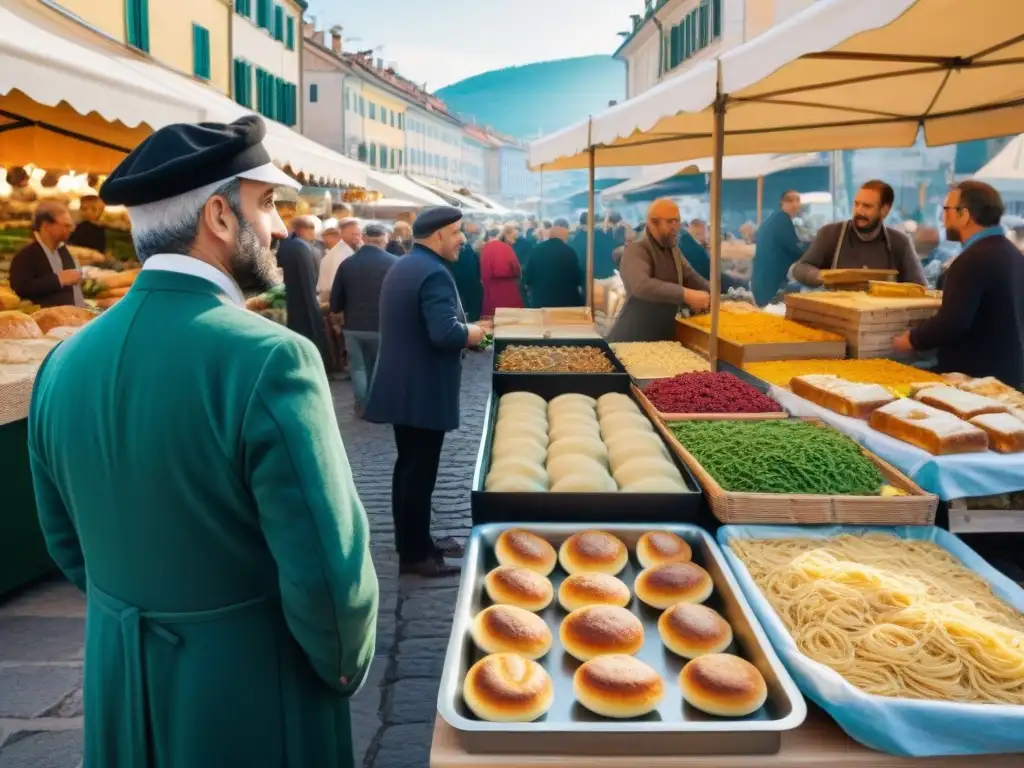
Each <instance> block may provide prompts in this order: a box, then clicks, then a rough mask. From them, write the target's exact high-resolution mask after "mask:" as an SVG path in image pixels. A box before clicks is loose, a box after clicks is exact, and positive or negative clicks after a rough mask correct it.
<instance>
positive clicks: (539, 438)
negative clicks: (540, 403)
mask: <svg viewBox="0 0 1024 768" xmlns="http://www.w3.org/2000/svg"><path fill="white" fill-rule="evenodd" d="M507 437H525V438H527V439H529V440H533V441H534V442H536V443H537V444H538V445H541V446H543V447H544V448H547V447H548V432H547V430H546V429H544V428H543V427H541V426H539V425H538V424H537V422H534V421H519V420H516V419H505V420H504V421H499V422H498V424H497V426H495V427H494V439H495V441H498V440H504V439H505V438H507Z"/></svg>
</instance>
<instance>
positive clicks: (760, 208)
mask: <svg viewBox="0 0 1024 768" xmlns="http://www.w3.org/2000/svg"><path fill="white" fill-rule="evenodd" d="M763 219H764V176H758V177H757V226H759V227H760V226H761V221H762V220H763Z"/></svg>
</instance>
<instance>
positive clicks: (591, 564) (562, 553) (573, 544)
mask: <svg viewBox="0 0 1024 768" xmlns="http://www.w3.org/2000/svg"><path fill="white" fill-rule="evenodd" d="M558 562H559V564H561V566H562V568H563V570H565V572H566V573H569V574H573V573H580V572H582V571H594V572H596V573H610V574H611V575H612V576H614V575H615V574H617V573H618V572H619V571H621V570H622V569H623V568H625V567H626V563H627V562H629V551H628V550H627V549H626V545H625V544H623V543H622V542H621V541H619V540H618V539H617V538H616V537H614V536H612V535H611V534H610V533H605V532H604V531H594V530H590V531H580V532H579V533H574V534H573V535H572V536H570V537H569V538H568V539H566V540H565V541H564V542H562V546H561V547H559V549H558Z"/></svg>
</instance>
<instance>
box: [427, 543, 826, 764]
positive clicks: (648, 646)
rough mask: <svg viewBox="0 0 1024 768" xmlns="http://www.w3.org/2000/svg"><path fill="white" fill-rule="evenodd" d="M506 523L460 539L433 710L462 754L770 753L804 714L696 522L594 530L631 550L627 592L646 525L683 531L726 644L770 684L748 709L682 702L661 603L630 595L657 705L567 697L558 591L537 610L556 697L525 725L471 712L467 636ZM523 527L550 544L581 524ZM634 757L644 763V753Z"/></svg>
mask: <svg viewBox="0 0 1024 768" xmlns="http://www.w3.org/2000/svg"><path fill="white" fill-rule="evenodd" d="M513 527H516V526H512V525H483V526H477V527H476V528H474V529H473V532H472V534H471V535H470V538H469V543H468V546H467V547H466V557H465V565H464V567H463V570H462V581H461V584H460V587H459V596H458V601H457V602H456V605H455V619H454V623H453V625H452V635H451V640H450V641H449V643H448V653H447V656H446V658H445V665H444V672H443V675H442V677H441V687H440V690H439V692H438V700H437V709H438V713H439V714H440V715H441V717H442V718H444V720H445V721H446V722H447V723H448V724H449V725H451V726H452V727H453V728H455V729H456V730H457V731H459V732H460V737H461V738H460V740H461V742H462V744H463V745H464V747H465V748H466V749H467V750H468V751H469V752H477V753H487V752H491V753H499V754H500V753H545V754H553V755H556V754H572V755H584V754H592V755H611V754H617V755H629V756H631V757H639V756H643V755H665V754H687V753H688V754H716V753H731V754H772V753H774V752H777V751H778V750H779V745H780V744H781V734H782V732H783V731H788V730H791V729H793V728H797V727H798V726H799V725H800V724H801V723H802V722H803V721H804V718H805V717H806V715H807V706H806V703H805V702H804V700H803V698H802V697H801V696H800V693H799V691H798V690H797V688H796V685H795V684H794V683H793V681H792V679H790V677H789V675H788V674H787V673H786V671H785V670H784V669H783V667H782V665H781V664H780V663H779V660H778V658H777V657H776V655H775V652H774V651H773V650H772V648H771V645H770V644H769V643H768V641H767V638H766V637H765V635H764V633H763V632H762V630H761V628H760V627H759V626H758V623H757V620H756V619H755V618H754V617H753V613H752V612H751V610H750V607H749V606H748V605H747V603H746V600H745V599H744V598H743V596H742V594H741V592H740V590H739V588H738V586H737V584H736V581H735V579H734V578H733V576H732V574H731V572H730V571H729V568H728V567H727V566H726V565H725V562H724V561H723V560H722V557H721V550H720V549H719V548H718V546H717V545H716V544H715V541H714V539H713V538H712V537H711V536H710V535H709V534H708V533H707V532H706V531H704V530H703V529H701V528H699V527H697V526H694V525H660V526H650V525H642V524H607V525H601V526H600V529H601V530H603V531H607V532H608V533H611V534H613V535H615V536H617V537H619V538H620V539H621V540H622V541H623V543H625V545H626V547H627V548H628V549H629V551H630V561H629V564H628V565H627V566H626V568H625V570H623V571H622V573H620V574H619V578H620V579H622V580H623V581H624V582H625V583H626V585H627V586H629V588H630V592H631V593H632V592H633V580H634V578H635V577H636V574H637V573H639V570H640V569H639V567H638V565H637V563H636V558H635V555H634V550H635V547H636V542H637V540H638V539H639V538H640V536H641V535H642V534H643V533H645V532H646V531H649V530H654V529H656V530H666V531H672V532H673V533H675V534H677V535H679V536H681V537H682V538H683V539H685V540H686V541H687V542H688V543H689V544H690V546H691V547H692V549H693V562H695V563H697V564H699V565H701V566H702V567H703V568H704V569H706V570H707V571H708V573H709V574H710V575H711V579H712V581H713V582H714V592H713V593H712V595H711V597H710V598H708V600H707V601H706V603H705V604H706V605H708V606H709V607H711V608H714V609H715V610H717V611H718V612H719V613H721V614H722V616H723V617H724V618H725V619H726V621H728V622H729V624H730V625H731V626H732V629H733V633H734V636H735V640H734V641H733V644H732V645H731V646H730V647H729V649H728V652H729V653H735V654H737V655H740V656H742V657H743V658H745V659H747V660H748V661H750V662H751V663H752V664H754V665H755V666H756V667H757V668H758V669H759V670H760V672H761V674H762V675H763V676H764V678H765V682H766V683H767V684H768V700H767V701H766V703H765V705H764V706H763V707H761V709H759V710H758V711H757V712H755V713H753V714H752V715H749V716H748V717H745V718H736V719H732V718H720V717H713V716H711V715H705V714H703V713H701V712H699V711H698V710H696V709H694V708H693V707H690V706H689V705H687V704H684V703H683V699H682V695H681V694H680V691H679V673H680V671H681V670H682V667H683V663H684V661H683V659H682V658H680V657H678V656H676V655H675V654H672V653H670V652H669V651H668V650H666V649H665V648H664V647H663V645H662V643H661V638H660V637H659V635H658V628H657V622H658V617H659V616H660V615H661V611H657V610H654V609H650V608H648V607H647V606H645V605H643V604H642V603H640V602H639V601H638V600H637V599H636V598H635V597H634V598H633V600H632V602H631V603H630V605H629V609H630V610H631V611H632V612H633V613H634V614H635V615H636V616H637V617H639V618H640V620H641V621H642V622H643V624H644V645H643V648H641V650H640V651H639V652H638V653H637V654H636V657H637V658H638V659H640V660H641V661H643V662H645V663H646V664H648V665H650V666H651V667H653V668H654V670H655V671H657V672H658V673H659V674H660V675H661V677H662V680H663V681H664V683H665V697H664V699H663V700H662V703H661V705H660V706H659V708H658V709H657V710H656V711H654V712H652V713H651V714H650V715H647V716H645V717H641V718H634V719H629V720H614V719H611V718H605V717H600V716H598V715H594V714H592V713H590V712H589V711H588V710H586V709H584V708H583V707H582V706H581V705H579V704H577V703H576V702H575V697H574V694H573V686H572V676H573V673H575V671H576V669H577V668H578V667H579V666H580V664H579V662H577V661H576V660H575V659H573V658H572V657H571V656H569V655H568V654H567V653H565V651H564V650H563V648H562V644H561V641H560V640H559V637H558V627H559V624H560V623H561V621H562V619H563V618H564V617H565V616H566V615H567V614H566V612H565V611H564V610H563V609H562V608H561V606H559V604H558V599H557V597H556V598H555V599H554V600H553V601H552V603H551V605H550V606H548V608H546V609H545V610H544V611H541V612H540V613H539V615H540V616H541V617H542V618H543V619H545V621H546V622H547V624H548V626H549V627H550V628H551V631H552V636H553V641H554V642H553V644H552V646H551V650H550V651H549V652H548V653H547V654H546V655H545V656H544V657H543V658H541V659H540V660H539V663H540V664H541V665H542V666H543V667H544V669H545V670H547V672H548V674H549V675H550V676H551V679H552V682H553V684H554V691H555V700H554V704H553V705H552V707H551V709H550V710H549V711H548V713H547V714H546V715H544V716H543V717H541V718H540V719H538V720H536V721H534V722H532V723H491V722H485V721H483V720H479V719H477V718H476V717H475V716H474V715H473V714H472V712H470V710H469V709H468V708H467V707H466V705H465V704H464V702H463V698H462V684H463V680H464V679H465V676H466V672H467V671H468V670H469V667H470V666H471V665H472V664H473V663H475V662H476V661H477V660H478V659H480V658H483V656H484V654H483V653H481V652H480V651H479V650H478V649H477V648H476V647H475V646H474V644H473V640H472V637H471V636H470V626H471V624H472V620H473V618H474V617H475V616H476V614H477V613H478V612H479V611H480V610H482V609H483V608H485V607H486V606H487V605H489V604H490V600H489V599H488V598H487V596H486V593H485V591H484V577H485V576H486V575H487V573H488V571H490V570H491V569H492V568H494V567H496V566H497V564H498V563H497V560H496V559H495V557H494V544H495V542H496V541H497V538H498V536H499V535H500V534H501V533H502V531H505V530H507V529H509V528H513ZM521 527H522V528H524V529H526V530H529V531H532V532H533V533H536V534H537V535H539V536H541V537H543V538H545V539H547V540H548V541H550V542H551V543H552V544H553V545H554V546H555V548H556V549H557V548H558V546H559V545H560V544H561V543H562V542H563V541H565V540H566V539H567V538H568V537H569V536H571V535H572V534H573V533H576V532H578V531H581V530H585V528H587V527H589V526H584V525H565V524H562V525H559V524H535V525H524V526H521ZM550 578H551V582H552V584H553V586H554V588H555V594H556V595H557V593H558V586H559V584H560V583H561V581H562V580H563V579H564V578H565V573H564V572H563V571H562V569H561V568H560V567H556V568H555V571H554V572H553V573H552V574H551V576H550ZM551 764H552V765H557V764H558V763H557V761H553V762H552V763H551ZM636 764H637V765H643V763H642V761H641V762H637V763H636Z"/></svg>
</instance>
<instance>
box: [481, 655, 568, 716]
mask: <svg viewBox="0 0 1024 768" xmlns="http://www.w3.org/2000/svg"><path fill="white" fill-rule="evenodd" d="M462 698H463V699H464V700H465V702H466V706H467V707H469V709H470V711H471V712H472V713H473V714H474V715H476V716H477V717H479V718H480V719H481V720H488V721H490V722H493V723H528V722H531V721H533V720H536V719H537V718H538V717H540V716H541V715H543V714H544V713H545V712H547V711H548V710H549V709H551V704H552V703H553V702H554V700H555V688H554V686H553V685H552V683H551V677H550V676H549V675H548V673H547V672H545V671H544V667H542V666H541V665H540V664H538V663H537V662H536V661H531V660H529V659H524V658H523V657H522V656H519V655H517V654H515V653H494V654H491V655H490V656H484V658H482V659H480V661H478V662H477V663H476V664H474V665H473V666H472V667H470V668H469V671H468V672H467V673H466V679H465V680H464V681H463V683H462Z"/></svg>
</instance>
